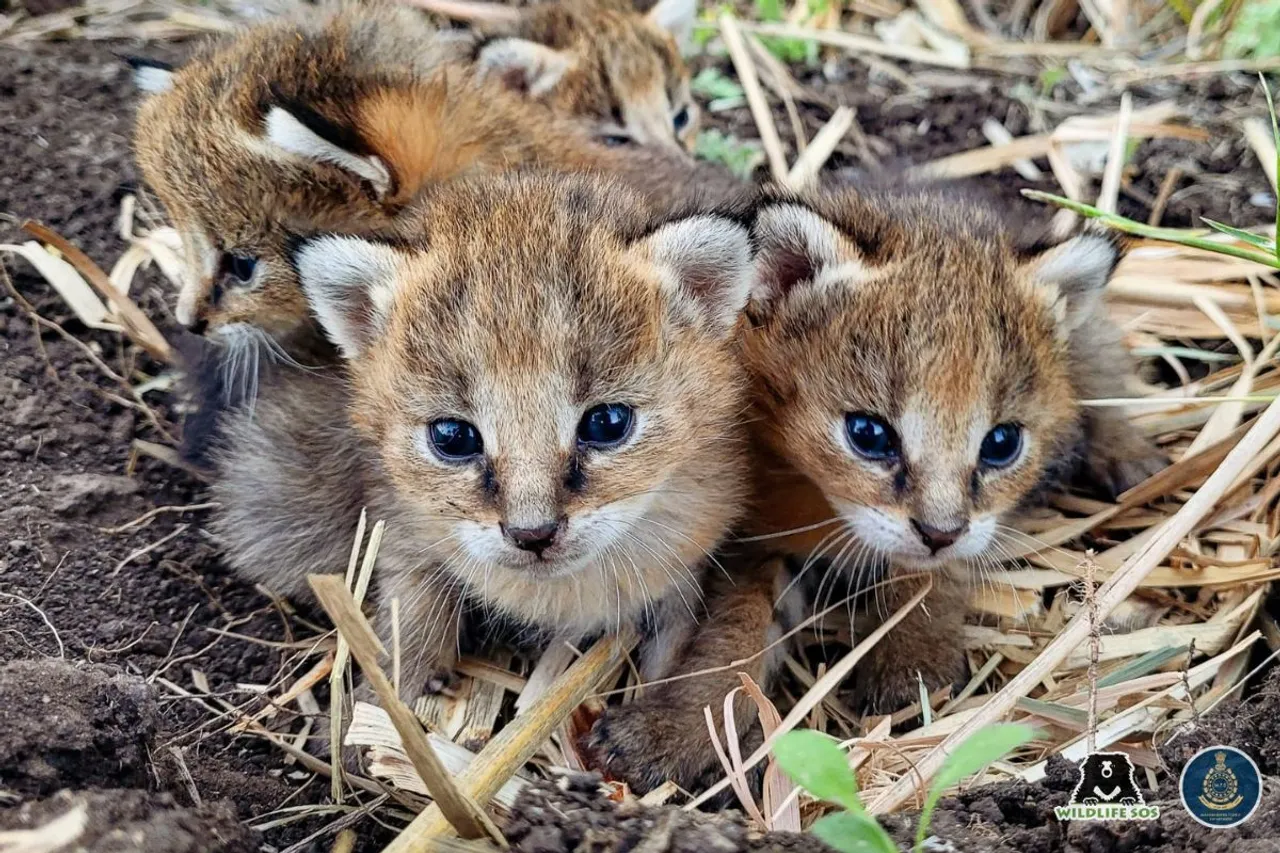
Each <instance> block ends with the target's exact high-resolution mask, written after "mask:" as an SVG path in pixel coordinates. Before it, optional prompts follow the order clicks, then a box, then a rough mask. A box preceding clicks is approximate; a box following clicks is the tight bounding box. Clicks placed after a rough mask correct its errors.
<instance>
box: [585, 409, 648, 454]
mask: <svg viewBox="0 0 1280 853" xmlns="http://www.w3.org/2000/svg"><path fill="white" fill-rule="evenodd" d="M633 415H634V412H633V411H632V409H631V407H630V406H625V405H623V404H622V403H608V404H606V405H603V406H595V407H594V408H591V409H588V410H587V413H586V414H585V415H583V416H582V420H581V421H580V422H579V423H578V441H580V442H582V443H583V444H587V445H590V446H592V447H610V446H612V445H615V444H618V443H620V442H621V441H622V440H623V439H625V438H626V437H627V436H628V435H630V434H631V421H632V419H633V417H632V416H633Z"/></svg>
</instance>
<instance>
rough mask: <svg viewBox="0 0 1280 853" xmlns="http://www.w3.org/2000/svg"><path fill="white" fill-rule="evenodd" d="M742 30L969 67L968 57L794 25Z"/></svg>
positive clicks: (746, 25)
mask: <svg viewBox="0 0 1280 853" xmlns="http://www.w3.org/2000/svg"><path fill="white" fill-rule="evenodd" d="M739 26H740V27H741V28H742V29H743V30H746V31H747V32H749V33H755V34H756V35H762V36H781V37H782V38H793V39H807V40H809V41H816V42H817V43H818V44H829V45H831V46H832V47H840V48H844V49H845V50H848V51H852V52H854V53H872V54H877V55H879V56H888V57H890V58H892V59H905V60H908V61H910V62H919V63H922V64H924V65H940V66H943V67H944V68H961V69H966V68H968V67H969V57H967V56H965V57H959V56H948V55H947V54H945V53H943V52H941V51H937V50H930V49H929V48H925V47H914V46H912V45H905V44H889V43H888V42H883V41H880V39H876V38H871V37H869V36H860V35H854V34H853V33H846V32H843V31H841V30H819V29H814V28H812V27H798V26H795V25H794V24H752V23H742V24H739Z"/></svg>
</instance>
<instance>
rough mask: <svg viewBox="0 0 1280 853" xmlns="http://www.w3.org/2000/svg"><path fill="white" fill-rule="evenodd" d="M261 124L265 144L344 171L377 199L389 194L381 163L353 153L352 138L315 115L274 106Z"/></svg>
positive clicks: (388, 174)
mask: <svg viewBox="0 0 1280 853" xmlns="http://www.w3.org/2000/svg"><path fill="white" fill-rule="evenodd" d="M263 124H264V131H265V135H266V139H267V141H268V142H270V143H272V144H274V145H275V146H277V147H278V148H281V149H283V150H284V151H287V152H289V153H290V154H296V155H297V156H299V157H305V158H307V159H308V160H315V161H317V162H320V163H329V164H331V165H334V166H337V167H339V168H341V169H345V170H347V171H348V172H351V173H352V174H353V175H354V176H355V177H356V178H358V179H360V180H362V181H368V182H369V184H370V186H372V187H373V191H374V194H375V195H376V196H377V197H378V198H382V197H383V196H385V195H386V194H387V193H388V192H390V191H391V173H390V172H389V171H388V170H387V167H386V165H385V164H384V163H383V162H382V160H380V159H379V158H377V157H375V156H373V155H372V154H358V153H356V151H354V150H352V149H353V148H354V147H356V144H357V143H358V140H356V139H355V138H354V135H353V134H352V133H351V132H350V131H347V130H344V129H343V128H341V127H338V126H337V125H334V124H333V123H332V122H329V121H327V120H326V119H324V118H323V117H321V116H319V115H318V114H316V113H312V112H308V111H303V110H299V109H296V108H295V110H294V111H293V112H290V111H289V110H286V109H284V108H283V107H279V106H275V107H271V108H270V109H269V110H267V116H266V119H265V120H264V122H263Z"/></svg>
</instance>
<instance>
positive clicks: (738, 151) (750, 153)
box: [693, 128, 764, 180]
mask: <svg viewBox="0 0 1280 853" xmlns="http://www.w3.org/2000/svg"><path fill="white" fill-rule="evenodd" d="M693 153H694V154H695V155H696V156H697V157H699V158H701V159H703V160H710V161H711V162H713V163H719V164H721V165H722V166H725V167H726V168H728V169H729V171H731V172H733V174H735V175H737V176H738V177H739V178H742V179H743V180H747V179H749V178H750V177H751V173H752V172H754V171H755V170H756V167H757V166H759V165H760V164H761V163H763V162H764V150H763V149H762V148H761V147H760V146H759V145H757V144H755V143H753V142H743V141H741V140H739V139H737V138H736V137H734V136H730V135H727V134H724V133H721V132H720V131H718V130H716V129H715V128H710V129H708V130H704V131H702V132H701V133H699V134H698V141H697V142H696V143H695V144H694V151H693Z"/></svg>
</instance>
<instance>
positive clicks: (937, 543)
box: [911, 518, 969, 554]
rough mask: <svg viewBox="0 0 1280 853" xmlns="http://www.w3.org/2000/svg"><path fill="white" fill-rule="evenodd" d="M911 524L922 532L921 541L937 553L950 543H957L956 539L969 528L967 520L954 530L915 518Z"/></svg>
mask: <svg viewBox="0 0 1280 853" xmlns="http://www.w3.org/2000/svg"><path fill="white" fill-rule="evenodd" d="M911 526H912V527H914V528H915V529H916V533H919V534H920V541H921V542H923V543H924V547H926V548H928V549H929V552H930V553H932V554H936V553H938V552H939V551H941V550H942V549H943V548H945V547H947V546H948V545H954V544H956V540H957V539H959V538H960V537H961V536H963V535H964V534H965V531H966V530H968V529H969V522H967V521H966V522H965V523H964V524H961V525H960V526H959V527H957V528H954V529H953V530H939V529H938V528H936V527H930V526H929V525H927V524H924V523H923V522H920V521H917V520H916V519H914V518H913V519H911Z"/></svg>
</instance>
